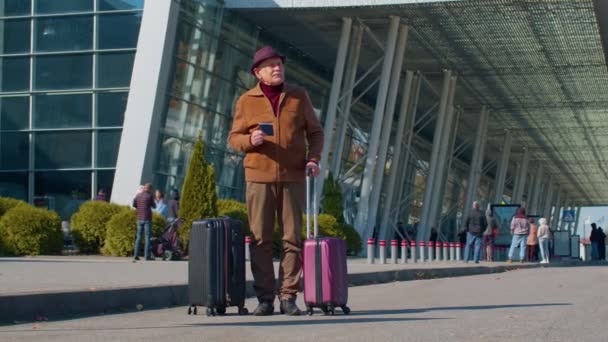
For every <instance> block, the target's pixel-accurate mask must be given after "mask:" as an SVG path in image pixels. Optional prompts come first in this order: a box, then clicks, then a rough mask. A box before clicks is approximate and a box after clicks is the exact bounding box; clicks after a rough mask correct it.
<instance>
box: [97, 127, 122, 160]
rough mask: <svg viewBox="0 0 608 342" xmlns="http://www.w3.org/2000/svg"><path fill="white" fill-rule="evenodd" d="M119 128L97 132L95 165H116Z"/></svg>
mask: <svg viewBox="0 0 608 342" xmlns="http://www.w3.org/2000/svg"><path fill="white" fill-rule="evenodd" d="M120 136H121V130H101V131H98V132H97V165H96V166H97V167H116V159H117V158H118V146H119V145H120Z"/></svg>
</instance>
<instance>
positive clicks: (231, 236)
mask: <svg viewBox="0 0 608 342" xmlns="http://www.w3.org/2000/svg"><path fill="white" fill-rule="evenodd" d="M189 254H190V259H189V261H188V296H189V302H190V307H189V308H188V314H191V313H194V314H195V315H196V313H197V310H196V306H197V305H200V306H206V307H207V315H208V316H215V315H216V314H219V315H223V314H224V313H226V307H228V306H237V307H238V308H239V310H238V313H239V315H246V314H247V313H248V312H247V309H246V308H245V307H244V305H245V237H244V234H243V223H242V222H241V221H237V220H233V219H230V218H213V219H205V220H201V221H195V222H193V223H192V228H191V229H190V246H189Z"/></svg>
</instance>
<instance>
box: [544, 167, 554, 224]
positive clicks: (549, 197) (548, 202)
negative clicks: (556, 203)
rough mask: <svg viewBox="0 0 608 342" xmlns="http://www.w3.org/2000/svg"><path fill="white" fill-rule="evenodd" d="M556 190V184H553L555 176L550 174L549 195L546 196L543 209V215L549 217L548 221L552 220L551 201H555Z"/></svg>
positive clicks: (548, 182)
mask: <svg viewBox="0 0 608 342" xmlns="http://www.w3.org/2000/svg"><path fill="white" fill-rule="evenodd" d="M554 190H555V185H554V184H553V176H549V180H548V181H547V196H546V197H545V205H544V206H543V208H542V211H541V215H542V217H544V218H546V219H547V223H550V222H551V206H552V205H553V203H552V202H551V201H553V194H554Z"/></svg>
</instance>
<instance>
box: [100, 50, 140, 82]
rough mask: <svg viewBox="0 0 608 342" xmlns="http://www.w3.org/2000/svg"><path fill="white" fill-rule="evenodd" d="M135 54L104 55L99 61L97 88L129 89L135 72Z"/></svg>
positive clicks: (101, 55)
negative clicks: (132, 74) (132, 73)
mask: <svg viewBox="0 0 608 342" xmlns="http://www.w3.org/2000/svg"><path fill="white" fill-rule="evenodd" d="M134 58H135V53H133V52H121V53H104V54H99V58H98V59H97V65H98V70H97V86H98V87H100V88H112V87H128V86H129V83H130V82H131V72H132V71H133V59H134Z"/></svg>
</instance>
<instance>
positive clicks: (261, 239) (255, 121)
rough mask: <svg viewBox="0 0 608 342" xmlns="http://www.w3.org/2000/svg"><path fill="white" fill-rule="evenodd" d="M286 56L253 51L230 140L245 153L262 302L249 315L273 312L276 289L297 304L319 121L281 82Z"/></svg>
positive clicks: (289, 310) (288, 304)
mask: <svg viewBox="0 0 608 342" xmlns="http://www.w3.org/2000/svg"><path fill="white" fill-rule="evenodd" d="M284 62H285V56H283V55H281V54H279V53H278V52H276V51H275V50H274V49H273V48H272V47H270V46H265V47H263V48H261V49H259V50H258V51H256V53H255V55H254V57H253V63H252V67H251V73H252V74H253V75H254V76H256V78H257V79H258V81H259V82H258V84H257V85H256V86H255V87H253V88H252V89H250V90H249V91H247V92H246V93H244V94H243V95H242V96H241V97H240V98H239V99H238V101H237V102H236V105H235V109H234V119H233V122H232V129H231V131H230V134H229V136H228V143H229V145H230V146H231V147H232V148H233V149H234V150H236V151H241V152H244V153H245V159H244V161H243V166H244V168H245V179H246V181H247V190H246V201H247V211H248V215H249V225H250V227H251V232H252V234H253V237H252V240H253V241H252V244H251V271H252V273H253V277H254V289H255V292H256V296H257V298H258V301H259V304H258V306H257V307H256V309H255V310H254V311H253V314H254V315H257V316H267V315H272V314H273V313H274V300H275V295H278V297H279V300H280V311H281V313H284V314H287V315H300V314H301V313H302V312H301V311H300V309H299V308H298V306H297V305H296V302H295V300H296V296H297V293H298V290H299V282H300V272H301V269H302V263H301V260H302V258H301V253H302V237H301V236H302V235H301V231H302V212H303V204H304V196H305V184H304V180H305V173H306V171H305V170H306V169H310V170H311V175H312V176H314V177H316V176H317V175H319V173H320V170H319V166H318V164H319V160H320V158H321V150H322V148H323V128H322V127H321V124H320V123H319V121H318V119H317V117H316V115H315V112H314V109H313V106H312V103H311V101H310V97H309V96H308V94H307V92H306V91H305V90H304V89H302V88H300V87H297V86H293V85H290V84H286V83H285V82H284V80H285V75H284V71H285V68H284V65H283V63H284ZM275 217H276V219H277V220H278V222H279V231H280V234H281V235H282V246H281V256H280V266H279V289H278V291H277V292H278V293H276V294H275V274H274V267H273V262H272V256H273V242H272V235H273V231H274V223H275Z"/></svg>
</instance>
